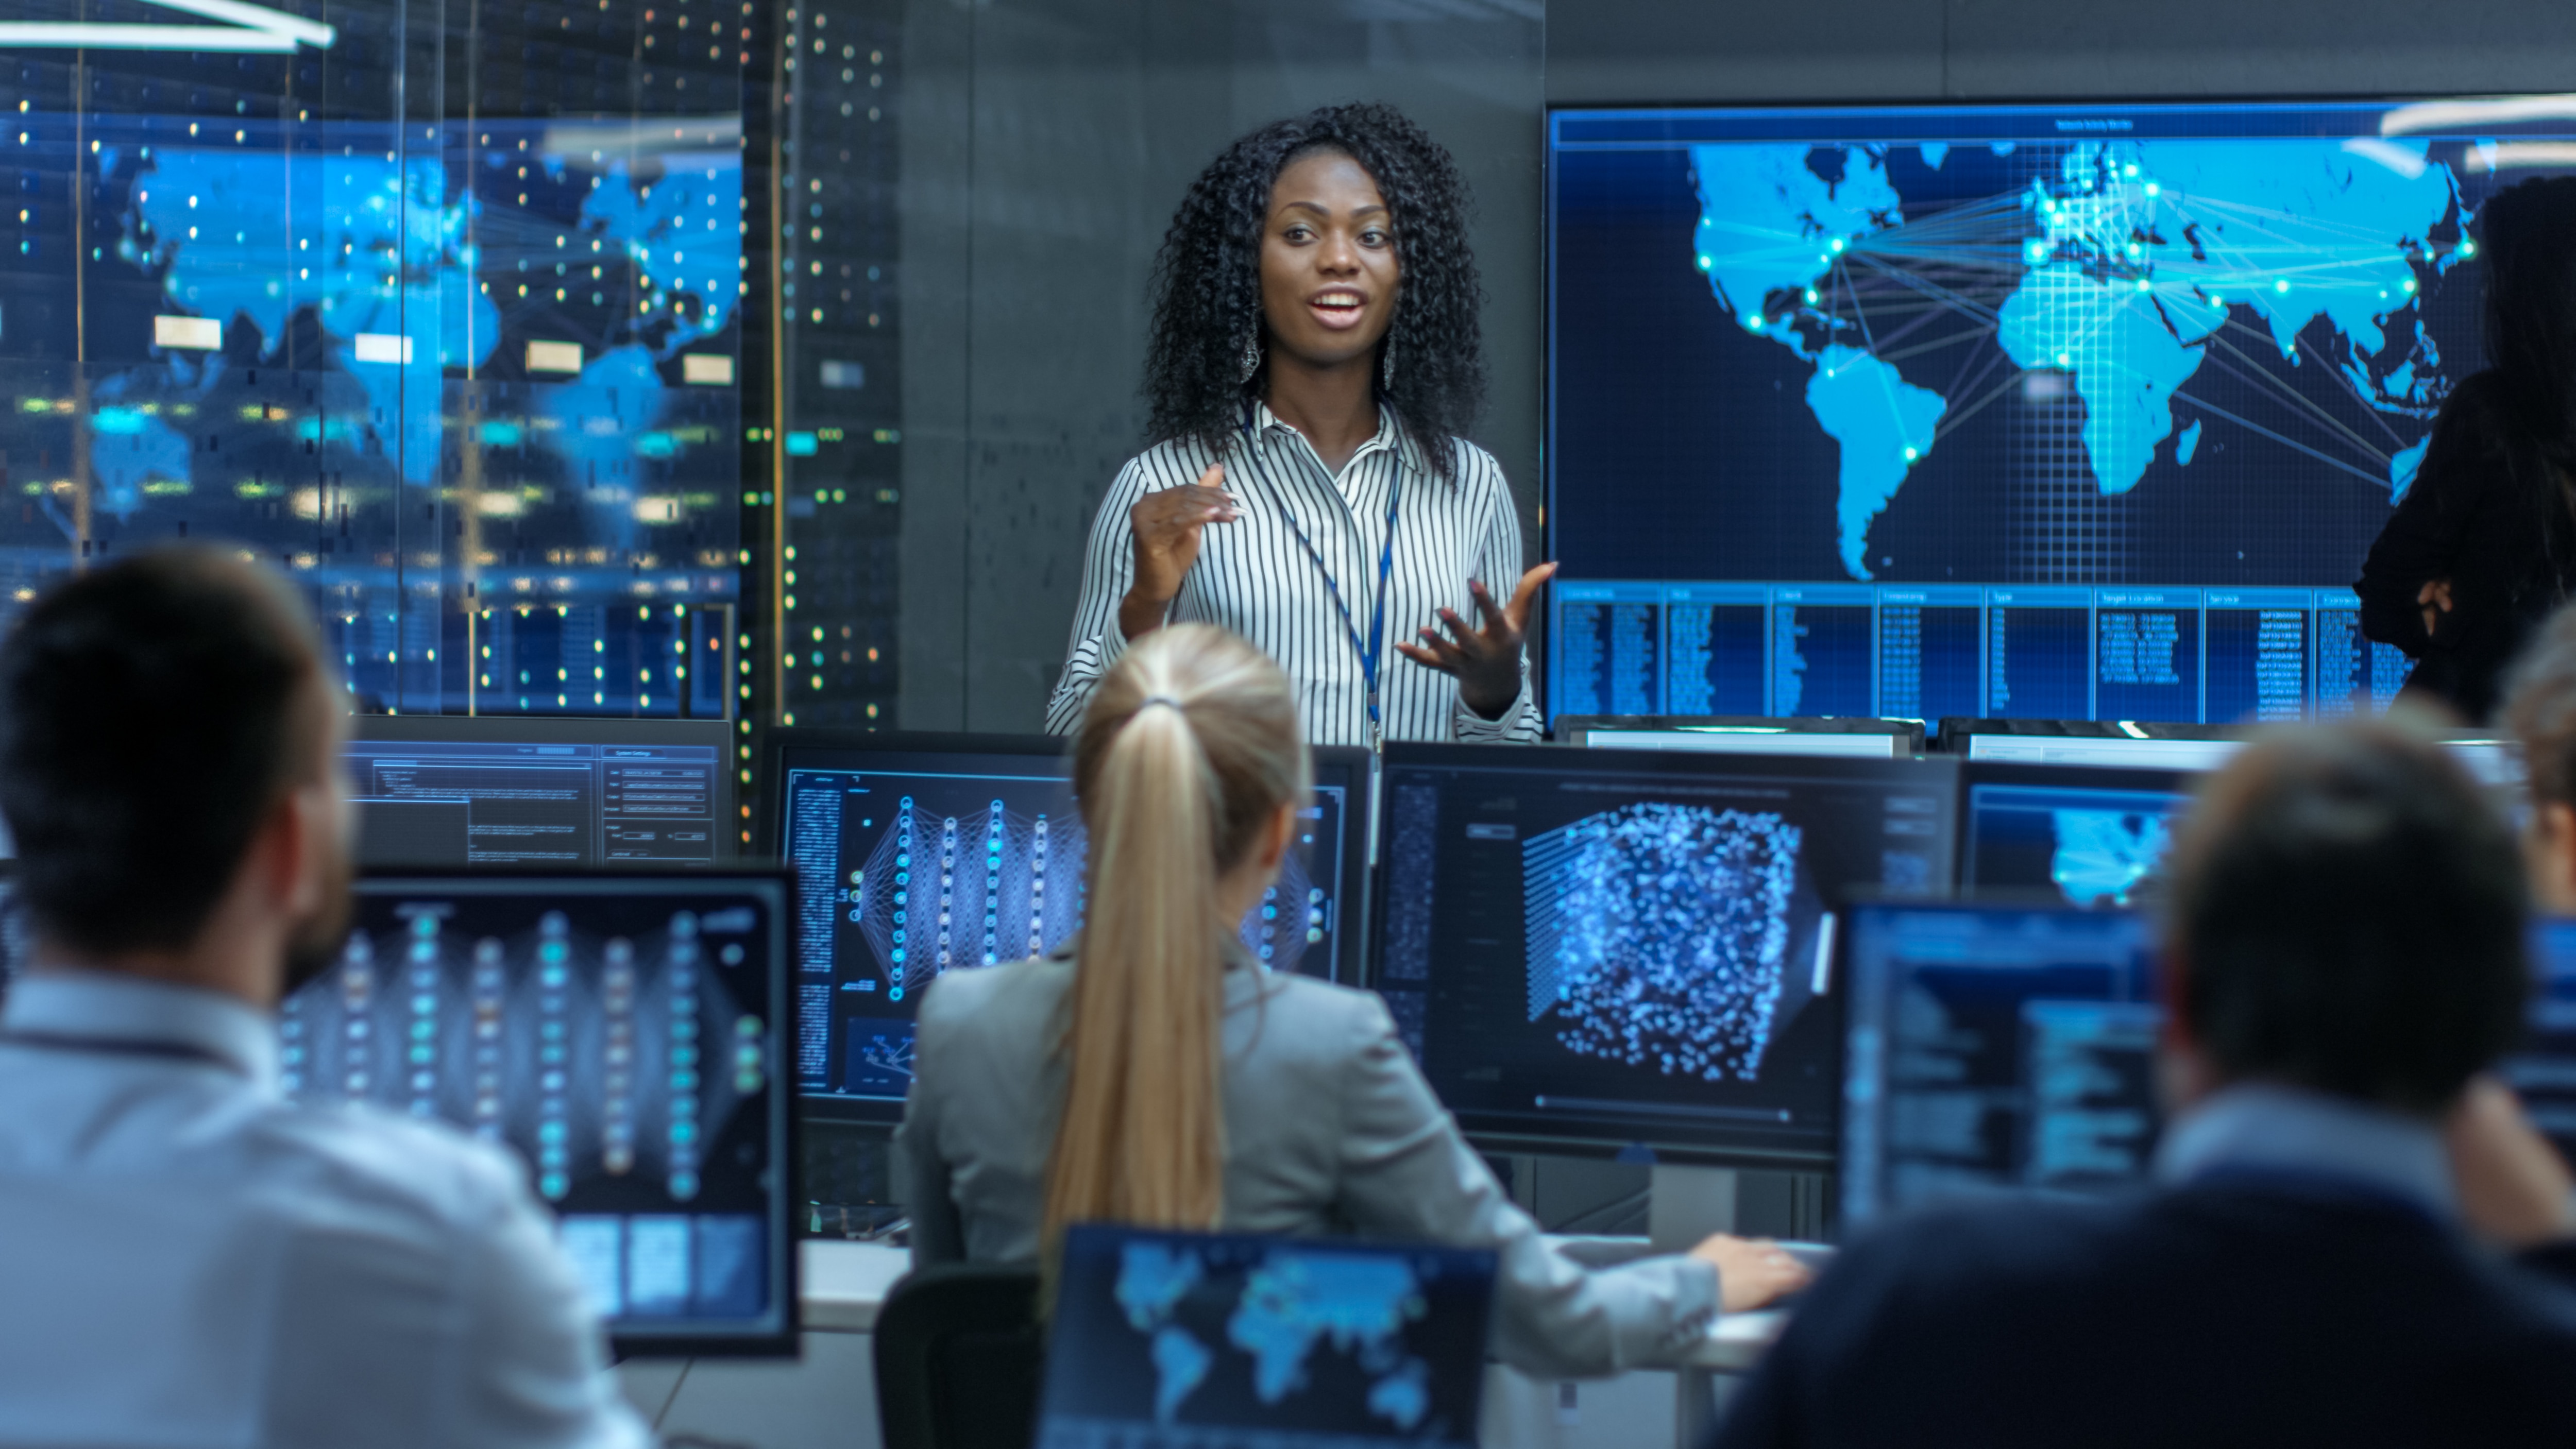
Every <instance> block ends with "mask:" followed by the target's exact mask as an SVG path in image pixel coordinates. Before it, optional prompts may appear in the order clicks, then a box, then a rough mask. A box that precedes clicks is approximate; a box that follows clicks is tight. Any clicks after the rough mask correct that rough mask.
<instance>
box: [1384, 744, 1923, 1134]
mask: <svg viewBox="0 0 2576 1449" xmlns="http://www.w3.org/2000/svg"><path fill="white" fill-rule="evenodd" d="M1515 766H1518V767H1520V768H1523V769H1538V770H1550V771H1563V772H1570V773H1578V774H1581V773H1589V774H1623V775H1636V774H1662V775H1676V776H1685V777H1687V776H1737V777H1741V776H1744V775H1748V774H1750V775H1799V776H1810V777H1812V776H1816V775H1827V776H1840V777H1844V778H1846V779H1848V780H1850V781H1852V782H1854V783H1862V784H1866V783H1870V782H1873V781H1885V782H1888V783H1904V784H1911V785H1919V786H1921V787H1923V788H1928V789H1931V790H1933V791H1935V792H1937V793H1938V794H1940V795H1941V797H1942V798H1943V801H1944V803H1945V808H1947V809H1948V810H1949V811H1950V812H1951V814H1952V816H1953V817H1954V818H1953V821H1952V829H1951V831H1950V836H1949V839H1948V841H1947V845H1948V847H1949V849H1950V850H1951V851H1952V852H1953V857H1952V860H1951V862H1950V866H1951V868H1950V870H1949V872H1948V873H1946V874H1943V875H1938V876H1936V877H1935V878H1934V880H1933V890H1932V893H1931V894H1928V895H1926V896H1923V897H1921V899H1922V900H1924V901H1927V902H1938V901H1943V900H1946V899H1948V897H1949V895H1950V894H1951V889H1952V886H1953V883H1954V881H1955V880H1956V877H1957V874H1958V863H1957V859H1956V854H1955V852H1956V850H1957V848H1958V836H1957V827H1956V819H1955V817H1956V816H1957V815H1958V814H1959V812H1960V811H1961V810H1962V809H1963V808H1964V804H1965V795H1964V793H1963V792H1962V790H1961V788H1960V785H1959V776H1960V770H1959V764H1958V762H1957V761H1956V760H1952V759H1947V758H1945V757H1942V756H1939V755H1912V756H1906V757H1903V758H1889V759H1877V758H1868V757H1852V756H1836V755H1727V754H1701V753H1683V752H1667V751H1662V750H1576V749H1571V748H1563V749H1547V750H1540V751H1532V750H1531V749H1530V748H1528V747H1527V746H1520V745H1462V744H1417V743H1410V742H1397V741H1389V742H1388V744H1387V746H1386V759H1385V762H1384V767H1385V769H1386V770H1387V771H1388V772H1390V773H1392V772H1394V771H1397V770H1402V769H1408V768H1430V769H1456V768H1477V767H1485V768H1504V769H1510V768H1514V767H1515ZM1381 829H1383V827H1381ZM1389 888H1390V887H1389V885H1388V883H1387V882H1385V881H1381V882H1380V889H1381V890H1382V891H1384V890H1387V889H1389ZM1819 890H1820V891H1821V893H1822V894H1823V895H1824V898H1825V899H1824V904H1825V910H1826V913H1827V919H1828V920H1830V921H1833V922H1834V923H1835V924H1834V927H1833V929H1834V930H1835V931H1836V933H1837V936H1838V937H1839V936H1840V935H1841V934H1842V931H1841V924H1840V917H1841V916H1842V914H1843V913H1844V912H1845V911H1846V910H1847V909H1848V907H1849V905H1850V903H1851V901H1852V900H1854V899H1856V898H1858V896H1859V894H1860V893H1858V892H1855V891H1851V890H1848V889H1836V888H1829V887H1822V886H1820V887H1819ZM1898 899H1900V900H1911V899H1914V898H1911V897H1902V898H1898ZM1389 917H1390V912H1389V911H1387V910H1386V909H1385V902H1384V901H1383V900H1381V902H1380V908H1379V909H1378V911H1377V913H1376V923H1375V924H1376V929H1375V930H1373V931H1372V932H1371V933H1370V937H1369V973H1368V977H1367V980H1368V983H1369V985H1370V986H1371V987H1373V988H1374V987H1377V986H1379V985H1380V982H1381V976H1380V968H1381V966H1382V965H1383V963H1384V957H1385V952H1386V925H1387V922H1388V920H1389ZM1843 949H1844V948H1843V945H1842V943H1841V942H1840V941H1839V940H1837V941H1836V943H1835V945H1834V957H1835V959H1836V962H1837V966H1836V969H1837V970H1839V969H1840V965H1839V962H1840V957H1841V954H1842V951H1843ZM1847 984H1848V982H1847V981H1845V980H1837V981H1836V982H1835V983H1834V984H1833V987H1832V989H1830V990H1829V991H1828V992H1827V994H1826V1000H1827V1002H1828V1006H1827V1010H1828V1011H1829V1012H1830V1013H1831V1019H1832V1028H1833V1030H1832V1038H1831V1039H1832V1041H1833V1042H1834V1047H1833V1060H1832V1062H1831V1072H1830V1075H1831V1077H1832V1080H1833V1081H1834V1082H1835V1083H1836V1084H1837V1085H1836V1090H1835V1093H1834V1105H1833V1109H1832V1116H1833V1120H1832V1122H1831V1123H1830V1125H1829V1126H1828V1128H1827V1130H1826V1133H1825V1140H1826V1145H1825V1146H1823V1147H1821V1148H1817V1149H1812V1150H1808V1149H1780V1148H1763V1147H1752V1146H1747V1145H1745V1144H1742V1143H1729V1142H1725V1141H1723V1140H1721V1139H1722V1136H1723V1134H1722V1133H1720V1132H1708V1133H1700V1134H1683V1133H1677V1132H1673V1131H1671V1130H1669V1129H1666V1130H1662V1131H1647V1132H1644V1133H1642V1134H1641V1133H1638V1132H1613V1131H1607V1130H1601V1129H1597V1128H1589V1127H1585V1126H1581V1125H1569V1127H1568V1129H1567V1130H1565V1131H1562V1132H1534V1131H1531V1130H1528V1129H1527V1128H1526V1127H1524V1126H1522V1125H1520V1123H1519V1122H1518V1121H1517V1120H1515V1121H1513V1122H1511V1123H1509V1124H1505V1123H1501V1122H1497V1121H1495V1120H1494V1119H1493V1114H1490V1113H1488V1112H1486V1111H1484V1110H1482V1109H1476V1108H1468V1109H1464V1110H1461V1109H1458V1108H1454V1107H1453V1108H1451V1109H1450V1115H1451V1116H1452V1117H1453V1118H1454V1119H1455V1120H1456V1121H1457V1123H1458V1128H1459V1130H1460V1131H1461V1132H1463V1133H1464V1134H1466V1136H1467V1138H1468V1140H1469V1141H1470V1142H1471V1143H1473V1144H1475V1145H1476V1146H1478V1147H1479V1148H1481V1149H1483V1150H1486V1151H1491V1152H1540V1153H1549V1154H1558V1155H1566V1156H1591V1157H1601V1156H1618V1157H1621V1158H1622V1159H1623V1160H1624V1159H1626V1158H1627V1157H1628V1156H1630V1155H1631V1154H1635V1153H1638V1152H1643V1153H1644V1154H1646V1156H1647V1157H1648V1158H1649V1160H1652V1161H1659V1162H1672V1163H1689V1164H1697V1165H1705V1166H1713V1167H1735V1168H1752V1169H1773V1170H1787V1171H1805V1172H1813V1171H1832V1170H1835V1168H1836V1167H1837V1166H1838V1164H1839V1162H1840V1160H1841V1156H1842V1098H1841V1091H1840V1083H1841V1081H1842V1077H1843V1051H1844V1042H1843V1035H1844V1013H1845V1002H1846V991H1845V989H1844V988H1845V987H1846V986H1847ZM1426 994H1428V992H1427V988H1426ZM1426 1009H1429V1008H1428V1004H1427V1003H1426ZM1425 1081H1426V1085H1427V1084H1428V1078H1427V1076H1426V1078H1425ZM1434 1090H1435V1091H1436V1090H1437V1089H1436V1087H1435V1088H1434Z"/></svg>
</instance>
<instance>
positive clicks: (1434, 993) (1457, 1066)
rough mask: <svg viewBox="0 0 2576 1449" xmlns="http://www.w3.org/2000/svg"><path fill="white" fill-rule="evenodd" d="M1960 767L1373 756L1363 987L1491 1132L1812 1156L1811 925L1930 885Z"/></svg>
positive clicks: (1942, 857) (1463, 1117)
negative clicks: (1886, 895) (1374, 938)
mask: <svg viewBox="0 0 2576 1449" xmlns="http://www.w3.org/2000/svg"><path fill="white" fill-rule="evenodd" d="M1957 769H1958V766H1957V763H1956V762H1955V761H1950V760H1934V759H1909V760H1840V759H1809V758H1799V757H1795V756H1760V755H1690V754H1662V753H1647V752H1630V751H1624V750H1546V749H1537V750H1534V749H1518V748H1505V747H1500V746H1473V745H1418V744H1407V745H1394V744H1390V745H1389V746H1387V751H1386V774H1385V779H1384V782H1383V789H1384V795H1385V810H1386V819H1387V823H1386V832H1385V870H1384V885H1383V891H1384V894H1383V898H1382V901H1381V903H1380V907H1379V909H1378V911H1377V913H1376V914H1377V921H1378V927H1377V931H1378V938H1379V945H1378V954H1377V957H1376V968H1375V972H1374V975H1373V977H1372V983H1373V984H1374V985H1375V986H1376V987H1377V989H1378V991H1379V993H1380V994H1381V995H1382V996H1384V997H1385V999H1386V1002H1387V1007H1388V1009H1389V1011H1390V1012H1391V1013H1392V1014H1393V1015H1394V1017H1395V1020H1396V1023H1397V1026H1398V1029H1399V1030H1400V1031H1402V1032H1403V1033H1404V1034H1405V1036H1406V1038H1407V1040H1408V1042H1409V1044H1411V1045H1412V1046H1413V1049H1414V1054H1415V1056H1416V1057H1417V1058H1418V1059H1419V1060H1420V1062H1421V1063H1422V1069H1423V1073H1424V1075H1425V1076H1426V1077H1428V1078H1429V1079H1430V1082H1431V1086H1432V1089H1433V1090H1434V1091H1436V1092H1438V1093H1439V1095H1440V1100H1441V1102H1442V1103H1443V1104H1445V1105H1446V1106H1447V1107H1448V1108H1449V1109H1450V1110H1451V1111H1452V1112H1454V1113H1456V1114H1457V1117H1458V1120H1459V1122H1460V1123H1461V1125H1463V1126H1464V1127H1466V1128H1467V1130H1468V1131H1470V1132H1471V1133H1475V1134H1477V1135H1478V1136H1479V1137H1481V1138H1483V1139H1485V1140H1487V1141H1491V1142H1494V1143H1496V1144H1498V1145H1508V1144H1511V1143H1517V1142H1527V1143H1531V1144H1534V1145H1540V1146H1544V1145H1545V1144H1548V1143H1551V1142H1564V1143H1592V1144H1610V1145H1625V1144H1630V1143H1643V1144H1646V1145H1648V1146H1649V1147H1651V1148H1653V1149H1655V1150H1657V1151H1669V1152H1671V1153H1674V1154H1677V1155H1682V1156H1691V1155H1697V1156H1700V1157H1703V1158H1707V1159H1711V1160H1723V1161H1731V1162H1739V1163H1744V1164H1750V1165H1757V1166H1758V1165H1813V1164H1819V1163H1824V1162H1828V1161H1830V1160H1831V1158H1832V1155H1833V1117H1834V1104H1835V1100H1836V1097H1837V1094H1838V1083H1839V1080H1840V1068H1839V1066H1838V1057H1839V1054H1840V1050H1841V1032H1842V1025H1841V1020H1840V1015H1839V992H1838V990H1837V984H1836V981H1835V978H1834V975H1833V969H1832V959H1833V958H1832V943H1833V932H1834V925H1833V921H1834V917H1833V916H1832V915H1831V914H1830V912H1831V911H1832V910H1833V909H1834V908H1835V906H1836V905H1837V903H1838V902H1839V900H1840V899H1841V898H1842V897H1843V895H1844V894H1845V893H1846V892H1849V891H1854V890H1866V891H1893V892H1899V893H1914V894H1926V895H1928V894H1937V893H1943V892H1946V890H1947V889H1948V885H1949V881H1950V854H1951V836H1950V831H1951V829H1952V824H1951V816H1952V812H1953V809H1954V806H1955V798H1956V791H1957V780H1958V776H1957Z"/></svg>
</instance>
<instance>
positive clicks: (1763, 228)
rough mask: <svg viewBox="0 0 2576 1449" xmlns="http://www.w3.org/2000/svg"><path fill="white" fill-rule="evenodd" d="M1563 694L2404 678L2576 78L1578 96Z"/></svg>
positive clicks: (1873, 710)
mask: <svg viewBox="0 0 2576 1449" xmlns="http://www.w3.org/2000/svg"><path fill="white" fill-rule="evenodd" d="M1548 135H1549V164H1550V171H1549V184H1548V233H1549V246H1550V254H1549V258H1548V329H1549V331H1548V358H1549V370H1548V377H1549V390H1548V448H1547V458H1548V466H1549V476H1548V489H1549V497H1548V512H1547V521H1548V530H1549V533H1548V537H1549V547H1550V552H1551V554H1552V556H1553V557H1555V558H1556V559H1558V560H1559V561H1560V562H1561V563H1562V565H1563V572H1562V574H1561V576H1560V582H1559V584H1558V586H1557V589H1556V593H1555V605H1554V612H1555V619H1554V633H1553V635H1552V639H1553V645H1552V650H1551V660H1550V686H1551V687H1550V691H1549V695H1548V707H1549V710H1550V712H1551V714H1593V713H1639V714H1645V713H1685V714H1700V713H1711V714H1772V715H1816V714H1885V715H1906V716H1916V717H1923V718H1931V719H1938V718H1940V717H1943V716H1946V715H1979V716H2004V717H2009V716H2026V717H2054V718H2084V719H2090V718H2103V719H2152V720H2190V721H2208V722H2213V723H2224V722H2233V721H2237V720H2242V719H2280V718H2299V717H2303V716H2315V715H2332V714H2340V713H2349V712H2351V711H2353V710H2355V709H2370V708H2374V707H2379V706H2382V705H2384V704H2385V702H2386V700H2387V699H2388V698H2389V697H2390V696H2391V695H2393V693H2394V692H2395V690H2396V687H2397V685H2398V684H2399V683H2400V682H2401V681H2402V679H2403V676H2404V670H2405V661H2404V660H2403V658H2402V657H2400V656H2398V655H2397V654H2396V653H2395V651H2393V650H2390V649H2388V648H2387V647H2386V646H2381V645H2373V644H2369V643H2368V642H2366V641H2364V640H2362V639H2361V638H2360V636H2359V631H2358V606H2357V603H2356V601H2355V599H2354V597H2353V595H2352V593H2351V587H2350V586H2351V584H2352V581H2353V580H2354V579H2355V578H2356V577H2357V576H2358V575H2359V572H2360V567H2361V560H2362V556H2363V554H2364V553H2365V552H2366V551H2367V549H2368V548H2369V545H2370V542H2371V540H2372V539H2373V538H2374V537H2375V536H2376V535H2377V534H2378V531H2379V529H2380V527H2381V525H2382V524H2383V523H2384V522H2385V521H2386V519H2387V517H2388V515H2389V512H2390V509H2391V508H2392V506H2393V503H2394V500H2396V499H2398V498H2402V497H2403V496H2404V494H2405V490H2406V488H2407V487H2408V485H2409V484H2410V483H2411V482H2412V481H2413V478H2414V474H2415V469H2416V468H2417V466H2418V465H2419V464H2420V462H2421V461H2422V458H2423V455H2424V447H2425V443H2426V441H2427V438H2428V436H2429V434H2430V431H2431V428H2432V420H2433V417H2434V414H2435V412H2436V410H2437V409H2438V407H2439V405H2440V403H2441V401H2442V399H2443V397H2444V396H2446V395H2447V393H2448V391H2449V390H2450V388H2451V387H2452V386H2453V385H2455V384H2456V383H2457V382H2458V381H2459V380H2460V379H2461V378H2463V377H2465V376H2467V375H2468V374H2469V373H2471V372H2473V371H2475V370H2476V369H2477V368H2478V367H2479V366H2480V365H2481V362H2480V359H2481V357H2482V355H2483V349H2482V345H2481V342H2480V338H2479V304H2480V294H2481V285H2482V275H2481V267H2480V263H2479V260H2478V256H2477V246H2476V242H2475V240H2474V225H2473V223H2474V220H2475V217H2476V215H2477V212H2478V209H2479V207H2480V206H2481V205H2482V204H2483V203H2484V201H2485V200H2486V198H2487V197H2489V196H2491V195H2493V194H2494V192H2495V191H2496V190H2497V189H2498V188H2500V187H2502V186H2505V185H2508V184H2510V183H2512V182H2514V181H2516V180H2520V179H2522V178H2524V177H2527V176H2531V175H2537V174H2545V173H2546V172H2548V171H2550V170H2552V169H2565V168H2566V166H2567V162H2568V158H2569V157H2570V156H2571V155H2572V154H2576V151H2571V149H2570V147H2569V145H2568V142H2569V141H2570V140H2571V139H2576V100H2566V101H2557V100H2549V99H2545V98H2544V99H2542V100H2538V101H2534V100H2528V99H2526V100H2512V101H2457V102H2408V103H2398V102H2385V103H2331V104H2316V103H2299V104H2287V103H2283V104H2239V103H2230V104H2192V105H2125V106H2122V105H2111V106H2105V105H2083V106H2039V105H2016V106H1924V107H1872V108H1855V109H1831V110H1827V109H1808V108H1802V109H1726V110H1717V109H1701V110H1643V109H1630V110H1562V111H1558V112H1555V113H1553V114H1552V115H1551V117H1550V119H1549V132H1548Z"/></svg>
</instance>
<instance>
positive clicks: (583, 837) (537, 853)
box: [345, 714, 739, 870]
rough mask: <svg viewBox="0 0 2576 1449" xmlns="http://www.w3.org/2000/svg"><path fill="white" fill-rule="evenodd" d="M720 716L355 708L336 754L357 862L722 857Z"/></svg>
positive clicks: (518, 863) (692, 861)
mask: <svg viewBox="0 0 2576 1449" xmlns="http://www.w3.org/2000/svg"><path fill="white" fill-rule="evenodd" d="M732 729H733V726H731V725H730V724H727V723H726V722H725V721H723V720H720V719H707V720H695V719H691V720H641V719H530V718H526V717H520V716H504V715H479V716H465V715H421V714H363V715H359V716H357V717H356V729H355V731H354V732H353V735H352V737H351V739H350V741H349V746H348V750H347V753H346V755H345V758H346V759H347V761H348V765H349V775H350V782H351V784H352V786H353V787H354V789H355V790H356V792H357V796H358V814H359V827H358V856H359V860H360V862H361V863H362V864H365V865H368V866H381V867H395V868H402V869H412V870H450V869H456V868H459V867H463V866H502V867H509V868H513V869H522V870H528V869H534V870H570V869H579V868H583V867H588V866H599V865H615V866H625V865H639V866H703V865H711V864H713V863H715V862H716V861H720V860H730V859H732V858H733V857H734V855H735V840H736V837H737V835H738V833H739V827H737V826H736V825H734V824H733V822H732V820H731V818H730V817H731V815H732V812H733V789H732V786H731V784H730V780H731V773H730V771H729V770H728V769H727V768H726V766H727V762H728V757H729V756H730V754H731V752H732V750H733V748H734V746H733V735H732V733H731V731H732Z"/></svg>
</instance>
